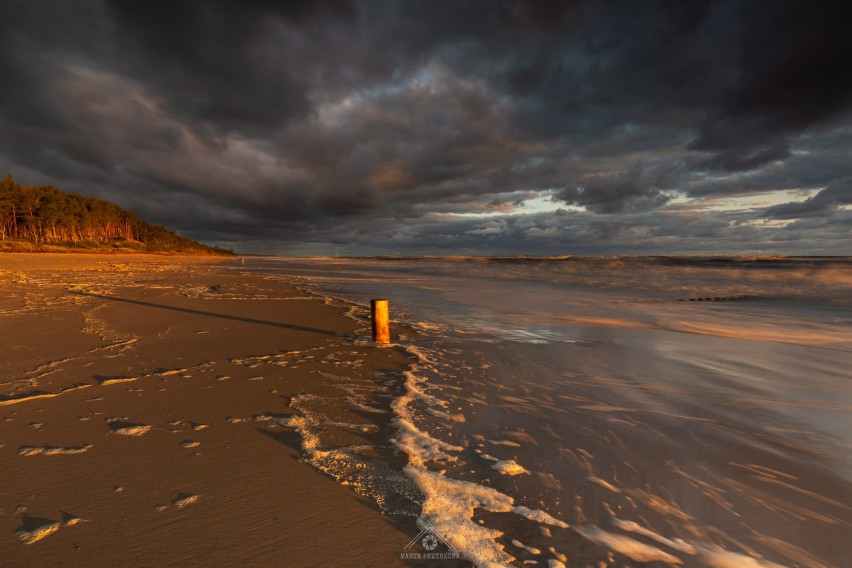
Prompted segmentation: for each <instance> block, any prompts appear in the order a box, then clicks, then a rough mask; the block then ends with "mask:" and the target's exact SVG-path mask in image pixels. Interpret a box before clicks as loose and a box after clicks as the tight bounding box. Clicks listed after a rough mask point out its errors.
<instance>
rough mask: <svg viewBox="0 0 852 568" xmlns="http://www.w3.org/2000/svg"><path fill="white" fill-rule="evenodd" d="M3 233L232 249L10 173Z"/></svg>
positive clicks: (64, 241)
mask: <svg viewBox="0 0 852 568" xmlns="http://www.w3.org/2000/svg"><path fill="white" fill-rule="evenodd" d="M6 239H23V240H28V241H32V242H34V243H36V244H51V245H68V246H75V245H78V246H79V245H108V244H110V243H115V242H117V241H121V242H125V243H126V242H130V243H133V244H137V247H136V248H139V249H141V250H145V251H148V252H166V251H168V252H195V253H214V254H230V253H231V251H226V250H224V249H220V248H217V247H208V246H207V245H203V244H201V243H197V242H195V241H193V240H191V239H187V238H185V237H181V236H179V235H177V234H175V233H174V232H173V231H170V230H168V229H166V228H165V227H160V226H157V225H151V224H149V223H146V222H145V221H142V220H141V219H138V218H137V217H136V216H135V215H134V214H133V213H131V212H129V211H126V210H124V209H122V208H121V207H119V206H118V205H115V204H114V203H110V202H108V201H104V200H102V199H97V198H94V197H87V196H82V195H73V194H70V193H65V192H64V191H61V190H59V189H57V188H56V187H54V186H52V185H41V186H26V185H21V184H19V183H16V182H15V180H14V179H12V176H11V175H7V176H6V177H5V178H4V179H3V180H2V181H0V240H4V241H5V240H6Z"/></svg>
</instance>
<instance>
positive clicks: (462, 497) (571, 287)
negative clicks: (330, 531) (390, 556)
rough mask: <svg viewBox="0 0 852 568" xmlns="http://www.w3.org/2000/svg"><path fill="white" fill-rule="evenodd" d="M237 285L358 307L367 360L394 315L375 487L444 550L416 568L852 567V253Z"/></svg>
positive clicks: (342, 262) (416, 261) (469, 269)
mask: <svg viewBox="0 0 852 568" xmlns="http://www.w3.org/2000/svg"><path fill="white" fill-rule="evenodd" d="M234 269H239V270H247V271H252V272H258V273H262V274H264V275H265V276H266V277H271V278H280V279H284V280H287V281H289V282H293V283H295V284H296V285H297V286H300V287H301V288H303V289H304V290H306V291H308V292H310V293H312V294H317V295H320V296H322V297H324V298H326V299H327V300H328V301H333V302H339V303H342V304H343V305H347V306H349V307H350V309H349V313H350V316H351V317H353V318H354V319H356V321H358V322H359V332H358V337H356V338H355V340H357V341H359V342H360V344H361V345H362V346H366V347H370V341H369V338H368V336H369V321H368V309H369V300H370V299H375V298H384V299H387V300H388V301H389V304H390V309H391V320H392V321H391V325H392V343H391V345H390V346H389V347H388V348H391V349H398V350H401V351H404V352H405V353H406V354H407V355H408V356H409V357H410V359H411V366H410V369H409V370H408V371H406V372H405V373H403V375H402V376H401V377H399V378H398V382H399V383H400V384H399V385H398V387H399V388H397V389H396V390H392V392H393V393H395V394H393V395H392V396H393V400H392V401H391V403H390V408H391V409H392V416H390V417H389V420H390V424H391V435H390V436H389V437H388V441H387V442H388V446H389V447H391V448H393V450H394V452H395V453H396V454H397V455H398V456H401V459H400V460H398V462H397V463H396V465H393V464H390V465H388V464H386V465H387V467H381V468H373V469H370V470H369V471H371V472H373V473H370V476H373V477H376V478H377V479H374V480H373V481H372V482H371V483H368V484H367V485H368V486H369V489H368V490H365V491H364V493H365V494H367V495H368V496H370V497H372V498H373V499H374V500H375V501H376V502H377V503H378V504H379V505H380V506H381V508H382V510H384V511H385V512H386V513H388V514H390V515H400V516H403V517H404V516H405V515H408V518H409V519H410V522H411V523H412V527H413V530H415V527H416V530H419V531H420V533H419V535H418V537H422V539H423V542H418V543H415V544H417V545H418V547H419V548H418V551H419V552H418V553H420V552H424V550H423V547H424V546H425V547H426V548H428V547H429V546H432V547H433V548H435V544H437V545H438V546H439V548H437V550H438V551H442V552H444V553H445V554H443V555H438V556H434V555H433V556H429V555H421V556H420V558H421V562H422V565H435V566H440V565H442V563H444V562H453V561H449V560H446V559H447V558H453V557H454V556H458V557H459V558H461V559H463V561H465V562H470V563H472V564H474V565H476V566H548V567H559V566H594V567H603V566H619V567H620V566H637V565H642V566H705V567H715V568H722V567H725V568H730V567H775V566H798V567H807V568H817V567H835V568H843V567H846V566H852V538H850V537H852V258H850V257H782V258H778V257H619V256H607V257H573V256H565V257H537V256H532V257H528V256H509V257H361V258H281V257H250V258H249V259H247V260H246V261H245V264H244V265H240V266H238V267H237V266H235V267H234ZM386 396H388V395H386ZM364 406H369V401H367V402H366V404H365V405H364ZM314 449H315V448H314ZM344 450H345V449H344ZM344 454H346V452H345V451H344V452H343V453H339V452H338V454H336V455H337V456H338V457H339V456H341V455H344ZM350 455H351V453H350ZM308 461H310V460H308ZM355 462H357V460H355V461H353V463H352V468H359V467H361V468H363V467H364V466H363V465H358V463H355ZM320 469H323V468H322V467H320ZM335 477H337V478H343V479H345V478H346V476H342V477H340V476H335ZM383 477H384V478H386V482H385V481H383V480H382V479H381V478H383ZM355 485H356V487H355V489H356V490H357V489H358V487H357V485H358V484H355ZM392 493H396V495H391V494H392ZM390 503H394V505H389V504H390ZM400 503H403V504H400ZM430 535H431V537H434V538H429V539H427V537H430ZM401 552H404V551H401ZM411 557H412V556H411V555H409V556H403V558H411ZM456 564H458V562H457V561H456Z"/></svg>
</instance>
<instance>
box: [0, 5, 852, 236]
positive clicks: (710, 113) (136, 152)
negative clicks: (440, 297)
mask: <svg viewBox="0 0 852 568" xmlns="http://www.w3.org/2000/svg"><path fill="white" fill-rule="evenodd" d="M848 15H849V8H847V7H846V4H845V3H841V2H821V3H810V4H808V3H803V2H786V1H785V2H777V1H772V2H769V1H766V2H745V1H742V2H740V1H720V2H679V1H665V0H660V1H656V2H629V1H620V2H618V1H613V2H587V1H573V2H570V1H569V2H541V1H521V0H505V1H502V2H492V1H484V0H483V1H464V2H347V1H334V0H328V1H320V2H277V1H271V0H267V1H251V2H248V1H247V2H239V3H237V2H230V1H226V0H211V1H205V2H201V1H184V2H169V1H165V0H162V1H160V0H157V1H152V2H143V3H140V2H124V1H118V0H116V1H109V0H77V1H74V2H61V1H58V0H56V1H50V0H32V1H30V2H4V3H2V5H0V38H2V40H0V41H2V50H0V76H2V78H3V88H2V89H0V131H1V132H2V133H3V134H2V136H0V169H3V170H9V171H11V172H12V173H13V174H14V175H16V176H17V177H18V178H19V181H22V182H24V183H46V182H50V183H54V184H56V185H58V186H59V187H62V188H64V189H69V190H72V191H76V192H80V193H89V194H96V195H98V196H100V197H104V198H107V199H112V200H114V201H117V202H119V203H121V204H123V205H126V206H129V207H132V208H133V209H134V210H135V211H136V212H138V213H139V214H141V215H142V216H145V217H148V218H150V219H151V220H152V221H155V222H159V223H166V224H168V225H170V226H173V227H175V228H177V229H179V230H181V231H183V232H184V233H186V234H189V235H191V236H196V237H198V238H203V239H205V240H208V241H211V242H218V243H227V244H230V245H231V246H235V247H237V248H240V247H242V246H243V245H242V244H241V243H249V246H251V247H254V248H256V249H257V250H260V249H263V250H265V251H271V250H276V249H275V248H274V247H272V248H270V246H271V245H269V244H268V243H270V242H274V241H278V242H279V243H280V246H279V249H278V250H288V251H296V250H298V249H299V247H300V246H303V245H304V246H307V247H320V248H321V247H322V243H327V244H329V246H332V247H336V248H335V250H347V251H352V252H357V250H362V249H363V250H367V249H370V250H377V251H378V250H392V249H393V250H397V249H398V250H406V251H416V250H418V247H419V248H420V249H423V250H425V249H430V248H431V250H432V251H433V252H434V251H436V250H439V249H442V248H444V249H447V250H450V249H452V250H468V251H475V250H480V248H481V250H483V251H486V250H488V251H500V250H504V251H511V250H533V251H536V250H544V249H548V250H552V251H554V252H557V251H556V249H559V250H562V251H564V250H566V249H571V248H572V247H577V248H578V249H583V250H588V251H604V250H606V249H607V247H610V250H620V249H630V250H642V249H643V247H645V248H646V249H647V250H659V249H660V248H663V249H668V250H672V251H675V250H679V249H683V250H686V248H688V247H692V248H700V246H699V244H698V243H700V242H704V243H705V245H704V246H705V247H708V246H709V247H716V249H718V250H722V249H724V248H725V247H727V246H728V243H730V244H731V245H733V244H736V243H737V242H739V243H740V244H741V245H743V246H746V244H747V245H748V246H752V247H758V248H759V247H762V246H764V244H765V243H764V241H766V240H767V239H768V240H769V241H772V239H774V238H775V237H773V236H772V235H777V236H778V242H793V241H796V242H797V243H800V242H803V240H807V239H808V238H810V239H816V240H819V239H820V238H821V235H826V237H825V238H826V239H829V240H830V241H831V242H835V241H836V234H835V233H834V232H832V231H834V229H833V228H831V227H834V225H832V224H831V223H830V222H829V221H831V220H833V219H837V218H845V217H844V216H845V215H846V213H847V210H846V209H844V205H848V204H849V201H848V183H847V182H843V181H841V180H844V179H847V180H848V175H849V170H848V163H847V162H848V156H849V154H850V148H852V128H850V125H852V120H850V116H851V115H852V96H850V95H852V75H850V74H849V73H846V72H845V58H846V57H847V55H846V54H848V53H852V43H850V35H852V34H848V33H846V22H847V21H848V17H847V16H848ZM2 173H5V172H0V174H2ZM844 183H847V185H844ZM838 188H839V189H838ZM843 188H847V189H843ZM777 190H811V193H810V195H813V197H811V198H810V199H809V200H805V201H801V202H792V203H787V204H781V205H776V206H773V207H770V208H766V207H763V208H753V209H748V210H743V211H741V212H736V213H730V214H729V213H725V212H713V211H710V210H708V209H707V208H706V207H705V205H706V201H707V200H708V199H709V200H713V199H717V200H718V199H723V198H725V197H729V196H735V195H754V194H761V193H767V192H772V191H777ZM817 191H819V193H815V192H817ZM684 199H686V202H684V201H683V200H684ZM692 199H696V200H698V201H696V203H698V202H699V201H700V202H701V203H702V206H701V207H702V208H703V209H701V210H700V211H699V210H696V211H693V212H691V213H689V207H690V203H691V200H692ZM778 202H779V201H778V200H775V201H770V203H778ZM542 203H545V204H550V206H549V209H550V210H549V211H544V212H542V211H539V210H538V209H535V207H533V208H532V209H528V208H529V207H532V205H530V204H538V205H536V207H539V208H540V207H542V205H541V204H542ZM560 204H561V205H563V206H564V207H566V209H565V210H562V211H561V212H556V211H553V209H555V208H556V207H558V206H559V205H560ZM546 208H547V207H546ZM732 215H733V217H732ZM817 217H819V218H824V219H825V220H826V223H822V224H819V223H813V222H811V223H806V222H804V219H805V218H807V219H816V218H817ZM763 218H769V219H774V220H795V219H802V221H801V222H792V223H789V224H788V225H786V226H785V227H776V226H775V225H773V224H771V223H770V224H764V225H761V224H760V220H761V219H763ZM785 222H786V221H785ZM761 235H762V236H761ZM791 235H797V236H799V237H801V238H792V237H791ZM828 235H831V236H830V237H829V236H828ZM781 236H784V238H781ZM679 239H680V240H679ZM767 242H768V241H767ZM773 242H774V241H773ZM263 243H266V244H263ZM306 243H307V244H306ZM744 243H745V244H744ZM796 246H799V244H797V245H796ZM311 250H314V249H311Z"/></svg>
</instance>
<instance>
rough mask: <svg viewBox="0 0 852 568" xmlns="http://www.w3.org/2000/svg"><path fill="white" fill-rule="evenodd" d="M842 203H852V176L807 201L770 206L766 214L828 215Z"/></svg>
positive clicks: (793, 216) (787, 216)
mask: <svg viewBox="0 0 852 568" xmlns="http://www.w3.org/2000/svg"><path fill="white" fill-rule="evenodd" d="M841 205H852V178H846V179H844V180H840V181H838V182H836V183H834V184H832V185H830V186H828V187H826V188H825V189H823V190H822V191H820V192H819V193H817V194H816V195H814V196H813V197H811V198H810V199H806V200H805V201H800V202H792V203H784V204H782V205H776V206H774V207H770V208H768V209H767V210H766V213H765V216H766V217H768V218H771V219H798V218H801V217H826V216H829V215H831V214H832V213H834V212H836V211H837V208H838V207H839V206H841Z"/></svg>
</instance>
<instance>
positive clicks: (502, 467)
mask: <svg viewBox="0 0 852 568" xmlns="http://www.w3.org/2000/svg"><path fill="white" fill-rule="evenodd" d="M491 469H493V470H496V471H497V472H498V473H502V474H503V475H522V474H526V475H529V474H530V472H529V471H527V470H526V468H524V466H522V465H520V464H519V463H518V462H516V461H515V460H502V461H498V462H497V463H495V464H493V465H492V466H491Z"/></svg>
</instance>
